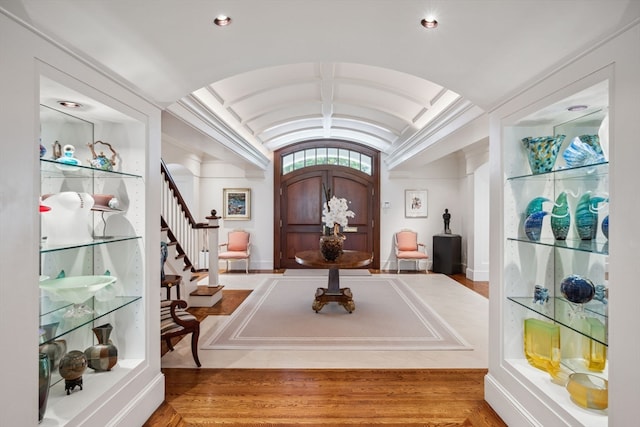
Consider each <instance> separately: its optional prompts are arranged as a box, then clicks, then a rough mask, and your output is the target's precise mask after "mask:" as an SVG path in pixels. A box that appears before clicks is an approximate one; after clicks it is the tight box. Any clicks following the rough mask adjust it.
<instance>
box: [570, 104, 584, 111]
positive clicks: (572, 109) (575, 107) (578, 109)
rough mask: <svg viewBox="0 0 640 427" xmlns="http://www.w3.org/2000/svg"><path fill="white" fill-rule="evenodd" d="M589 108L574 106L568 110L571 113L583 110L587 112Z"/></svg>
mask: <svg viewBox="0 0 640 427" xmlns="http://www.w3.org/2000/svg"><path fill="white" fill-rule="evenodd" d="M587 108H589V106H588V105H572V106H571V107H569V108H567V110H569V111H582V110H586V109H587Z"/></svg>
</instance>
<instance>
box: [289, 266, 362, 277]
mask: <svg viewBox="0 0 640 427" xmlns="http://www.w3.org/2000/svg"><path fill="white" fill-rule="evenodd" d="M282 275H283V276H287V277H290V276H294V277H296V276H297V277H300V276H303V277H309V276H312V277H320V276H322V277H329V270H328V269H326V268H288V269H286V270H285V271H284V273H283V274H282ZM340 276H371V272H370V271H369V270H363V269H355V268H354V269H346V268H345V269H340Z"/></svg>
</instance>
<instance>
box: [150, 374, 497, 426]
mask: <svg viewBox="0 0 640 427" xmlns="http://www.w3.org/2000/svg"><path fill="white" fill-rule="evenodd" d="M485 372H486V371H485V370H475V369H471V370H444V369H441V370H438V369H430V370H424V369H420V370H415V369H398V370H387V369H385V370H370V369H362V370H360V369H357V370H344V369H167V370H166V371H165V376H166V384H167V387H166V390H167V391H166V398H165V402H164V403H163V405H162V406H161V407H160V408H159V409H158V411H156V413H155V414H154V415H153V416H152V417H151V419H149V421H148V422H147V423H146V424H145V427H147V426H208V425H213V424H224V425H234V426H257V425H263V426H293V425H310V426H348V425H371V426H373V425H387V426H432V427H453V426H465V427H471V426H473V427H498V426H505V425H506V424H504V423H503V422H502V421H501V420H500V418H499V417H498V416H497V415H496V414H495V412H494V411H493V410H492V409H491V408H490V407H489V405H488V404H487V403H486V402H485V401H484V399H483V378H484V374H485Z"/></svg>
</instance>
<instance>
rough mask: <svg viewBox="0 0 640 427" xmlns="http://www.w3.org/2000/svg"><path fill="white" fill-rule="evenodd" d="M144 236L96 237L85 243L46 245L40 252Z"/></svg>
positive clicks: (84, 246)
mask: <svg viewBox="0 0 640 427" xmlns="http://www.w3.org/2000/svg"><path fill="white" fill-rule="evenodd" d="M141 238H142V236H110V237H94V240H91V241H89V242H83V243H74V244H70V245H46V247H44V248H40V253H41V254H44V253H47V252H56V251H64V250H67V249H77V248H86V247H89V246H98V245H106V244H109V243H114V242H124V241H126V240H136V239H141Z"/></svg>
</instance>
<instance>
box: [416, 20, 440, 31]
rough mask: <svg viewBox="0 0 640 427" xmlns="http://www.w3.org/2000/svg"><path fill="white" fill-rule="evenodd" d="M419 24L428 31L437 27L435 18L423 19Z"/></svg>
mask: <svg viewBox="0 0 640 427" xmlns="http://www.w3.org/2000/svg"><path fill="white" fill-rule="evenodd" d="M420 23H421V24H422V26H423V27H425V28H430V29H431V28H436V27H437V26H438V21H437V20H436V19H435V18H424V19H423V20H422V21H420Z"/></svg>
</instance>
